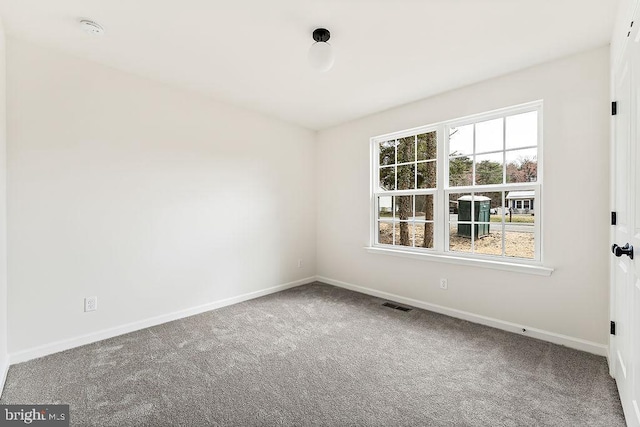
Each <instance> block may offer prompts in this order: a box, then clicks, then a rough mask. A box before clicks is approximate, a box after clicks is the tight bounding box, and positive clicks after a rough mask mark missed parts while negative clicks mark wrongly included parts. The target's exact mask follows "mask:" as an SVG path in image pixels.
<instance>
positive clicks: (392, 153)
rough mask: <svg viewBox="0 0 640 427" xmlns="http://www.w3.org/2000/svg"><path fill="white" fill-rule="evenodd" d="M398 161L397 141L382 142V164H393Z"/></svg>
mask: <svg viewBox="0 0 640 427" xmlns="http://www.w3.org/2000/svg"><path fill="white" fill-rule="evenodd" d="M395 162H396V141H395V140H394V141H385V142H381V143H380V166H386V165H393V164H394V163H395Z"/></svg>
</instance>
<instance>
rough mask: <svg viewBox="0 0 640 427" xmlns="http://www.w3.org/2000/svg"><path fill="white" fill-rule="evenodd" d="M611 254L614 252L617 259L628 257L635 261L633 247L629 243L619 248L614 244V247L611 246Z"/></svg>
mask: <svg viewBox="0 0 640 427" xmlns="http://www.w3.org/2000/svg"><path fill="white" fill-rule="evenodd" d="M611 252H613V254H614V255H615V256H617V257H621V256H622V255H626V256H628V257H629V258H631V259H633V246H631V245H630V244H628V243H627V244H626V245H624V246H618V245H616V244H615V243H614V244H613V246H611Z"/></svg>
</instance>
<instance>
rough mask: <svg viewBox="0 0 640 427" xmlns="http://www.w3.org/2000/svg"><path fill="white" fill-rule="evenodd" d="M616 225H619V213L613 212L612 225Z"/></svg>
mask: <svg viewBox="0 0 640 427" xmlns="http://www.w3.org/2000/svg"><path fill="white" fill-rule="evenodd" d="M616 224H618V213H617V212H611V225H616Z"/></svg>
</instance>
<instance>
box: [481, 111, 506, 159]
mask: <svg viewBox="0 0 640 427" xmlns="http://www.w3.org/2000/svg"><path fill="white" fill-rule="evenodd" d="M502 120H503V119H502V117H501V118H499V119H494V120H488V121H486V122H480V123H476V153H486V152H488V151H498V150H503V149H504V147H503V132H504V129H503V126H502V123H503V122H502Z"/></svg>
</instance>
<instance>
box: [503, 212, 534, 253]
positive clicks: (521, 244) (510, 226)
mask: <svg viewBox="0 0 640 427" xmlns="http://www.w3.org/2000/svg"><path fill="white" fill-rule="evenodd" d="M505 221H506V222H505V255H506V256H508V257H516V258H526V259H533V258H535V248H536V247H535V216H534V215H533V214H532V213H520V212H514V213H512V214H511V215H507V216H506V217H505Z"/></svg>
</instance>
